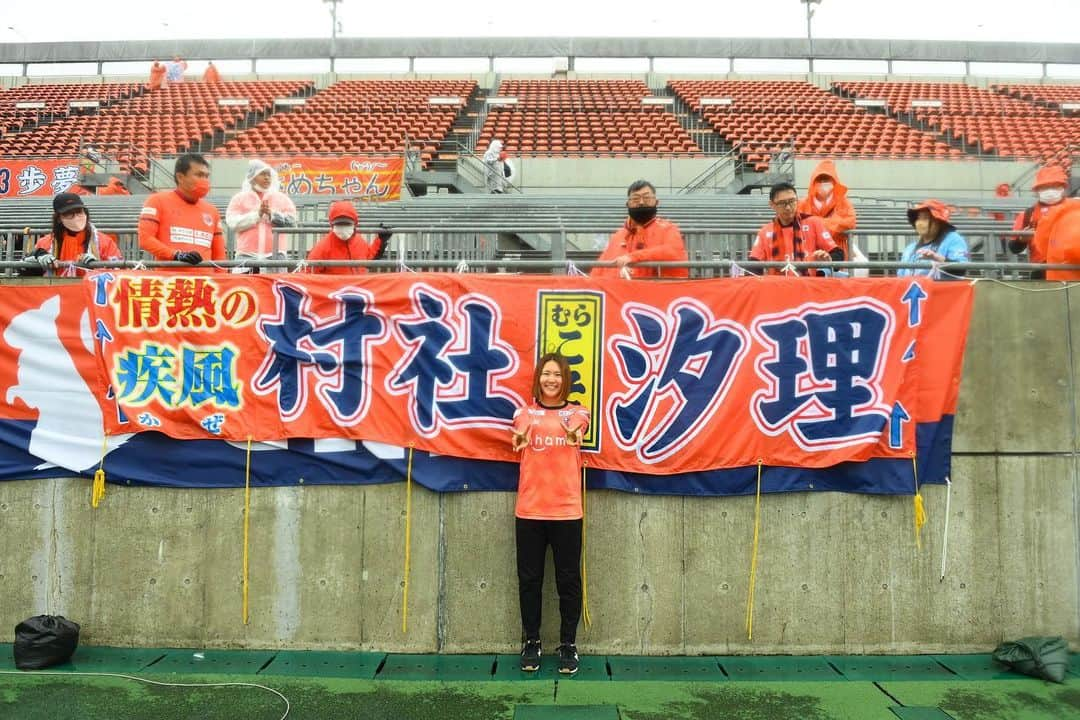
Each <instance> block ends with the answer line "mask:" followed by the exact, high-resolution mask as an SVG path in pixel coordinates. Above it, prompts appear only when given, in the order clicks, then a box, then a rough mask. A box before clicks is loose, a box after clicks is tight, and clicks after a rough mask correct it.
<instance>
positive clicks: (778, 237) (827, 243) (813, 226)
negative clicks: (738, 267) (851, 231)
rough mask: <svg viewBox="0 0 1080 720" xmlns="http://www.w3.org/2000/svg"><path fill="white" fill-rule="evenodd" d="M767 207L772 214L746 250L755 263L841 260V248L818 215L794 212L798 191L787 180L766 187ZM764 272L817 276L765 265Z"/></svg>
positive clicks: (842, 254)
mask: <svg viewBox="0 0 1080 720" xmlns="http://www.w3.org/2000/svg"><path fill="white" fill-rule="evenodd" d="M769 206H770V207H771V208H772V209H773V212H775V213H776V216H775V217H773V219H772V220H771V221H770V222H768V223H766V224H765V225H762V226H761V229H760V230H758V234H757V239H756V240H755V241H754V246H753V247H752V248H751V249H750V259H751V260H757V261H759V262H769V261H770V260H773V261H782V262H809V261H811V260H817V261H819V262H822V261H828V260H830V259H831V260H836V261H837V262H839V261H841V260H843V259H844V251H843V250H841V249H840V247H839V246H837V244H836V243H835V242H834V241H833V238H832V234H831V233H830V232H829V231H828V229H827V228H826V227H825V223H824V222H823V221H822V219H821V218H819V217H816V216H813V215H803V214H802V213H800V212H799V211H798V206H799V193H798V191H797V190H795V186H794V185H792V184H791V183H788V182H780V183H776V184H775V185H773V186H772V187H771V188H770V189H769ZM765 274H766V275H780V274H785V275H817V272H816V271H807V270H800V271H796V270H795V269H794V268H789V267H784V268H779V269H777V268H769V269H768V270H766V271H765Z"/></svg>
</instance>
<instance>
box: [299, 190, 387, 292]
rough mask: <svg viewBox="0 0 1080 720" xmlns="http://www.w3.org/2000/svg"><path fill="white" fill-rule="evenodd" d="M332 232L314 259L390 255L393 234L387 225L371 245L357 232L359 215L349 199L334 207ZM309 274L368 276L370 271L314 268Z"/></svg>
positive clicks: (314, 251)
mask: <svg viewBox="0 0 1080 720" xmlns="http://www.w3.org/2000/svg"><path fill="white" fill-rule="evenodd" d="M328 219H329V220H330V232H328V233H327V234H326V235H325V236H323V238H322V239H321V240H319V242H317V243H315V246H314V247H313V248H311V250H310V251H309V252H308V255H307V259H308V260H309V261H311V260H381V259H382V257H383V255H385V254H386V248H387V246H388V245H389V244H390V238H391V237H393V232H391V230H390V228H388V227H386V226H385V225H380V226H379V228H380V230H379V233H378V235H376V236H375V237H374V238H373V239H372V240H371V241H370V242H369V241H367V240H365V239H364V236H363V235H361V234H360V233H358V232H356V225H357V223H358V222H359V216H358V215H357V214H356V207H355V206H354V205H353V204H352V203H351V202H349V201H348V200H338V201H337V202H334V203H331V204H330V213H329V216H328ZM308 272H313V273H325V274H328V275H355V274H356V273H365V272H367V268H364V267H355V266H354V267H348V266H344V265H342V266H336V267H335V266H330V265H312V266H309V267H308Z"/></svg>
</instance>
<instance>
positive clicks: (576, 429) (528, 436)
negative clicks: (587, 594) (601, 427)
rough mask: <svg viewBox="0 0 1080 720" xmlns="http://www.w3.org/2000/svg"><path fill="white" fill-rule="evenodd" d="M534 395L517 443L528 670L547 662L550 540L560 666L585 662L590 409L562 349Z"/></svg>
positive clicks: (571, 669) (537, 380)
mask: <svg viewBox="0 0 1080 720" xmlns="http://www.w3.org/2000/svg"><path fill="white" fill-rule="evenodd" d="M532 393H533V401H532V403H531V404H529V405H528V406H526V407H523V408H519V409H518V411H517V412H516V413H514V428H513V437H512V440H511V442H512V444H513V447H514V450H518V451H521V470H520V476H519V479H518V496H517V505H516V507H515V509H514V515H515V522H516V540H517V573H518V599H519V601H520V603H521V624H522V628H523V630H524V634H525V641H524V644H523V646H522V649H521V669H522V670H525V671H527V672H533V671H536V670H539V669H540V655H541V650H540V608H541V601H540V596H541V591H542V590H543V587H544V559H545V556H546V554H547V547H548V545H550V546H551V553H552V556H553V558H554V560H555V586H556V587H557V588H558V591H559V615H560V617H561V620H562V622H561V626H560V629H559V648H558V655H559V672H560V673H563V674H564V675H573V674H574V673H576V672H577V669H578V654H577V626H578V621H579V620H580V619H581V600H582V595H581V529H582V522H583V517H584V513H583V510H582V502H581V491H582V488H581V437H582V434H583V433H584V431H585V428H586V427H588V425H589V411H588V410H586V409H585V408H584V407H582V406H581V405H579V404H578V403H574V402H570V401H568V400H567V397H568V396H569V395H570V365H569V363H567V361H566V358H564V357H563V356H562V355H559V354H558V353H547V354H546V355H544V356H543V357H541V358H540V360H539V361H538V362H537V363H536V370H535V371H534V373H533V384H532Z"/></svg>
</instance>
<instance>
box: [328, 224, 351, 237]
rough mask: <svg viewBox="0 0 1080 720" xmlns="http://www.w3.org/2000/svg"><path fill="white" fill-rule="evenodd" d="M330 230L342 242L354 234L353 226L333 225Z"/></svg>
mask: <svg viewBox="0 0 1080 720" xmlns="http://www.w3.org/2000/svg"><path fill="white" fill-rule="evenodd" d="M332 229H333V231H334V234H335V235H337V236H338V237H339V238H341V239H342V240H348V239H349V238H351V237H352V236H353V233H355V232H356V226H355V225H334V226H333V228H332Z"/></svg>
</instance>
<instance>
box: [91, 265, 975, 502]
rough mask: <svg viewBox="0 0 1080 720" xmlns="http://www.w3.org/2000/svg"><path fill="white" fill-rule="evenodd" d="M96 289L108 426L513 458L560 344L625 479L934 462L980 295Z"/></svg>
mask: <svg viewBox="0 0 1080 720" xmlns="http://www.w3.org/2000/svg"><path fill="white" fill-rule="evenodd" d="M84 287H85V290H86V296H85V307H86V308H87V310H88V311H89V317H88V323H89V326H90V327H91V328H92V334H93V339H94V349H95V356H96V358H97V362H98V365H99V371H100V374H99V377H98V382H99V387H98V392H97V393H96V395H97V397H98V398H99V400H100V403H101V412H102V417H103V423H104V428H105V430H106V431H107V433H108V434H110V435H116V434H126V433H140V432H145V431H156V432H159V433H163V434H165V435H167V436H170V437H173V438H179V439H204V440H205V439H214V438H216V439H222V440H229V441H233V442H244V441H246V440H247V439H249V438H251V439H253V440H256V441H280V440H288V439H295V438H314V439H319V438H323V439H332V438H347V439H351V440H354V441H367V442H371V443H379V444H385V445H389V446H395V447H404V446H415V447H416V448H418V449H420V450H424V451H428V452H431V453H437V454H438V455H442V456H452V457H455V458H464V459H481V460H490V461H499V462H506V463H512V462H514V461H515V455H514V453H513V452H512V451H511V449H510V445H509V442H508V437H509V428H510V418H511V416H512V415H513V411H514V409H515V408H516V407H518V406H519V405H521V404H523V403H524V402H526V401H527V399H528V393H529V388H530V385H531V373H532V370H533V364H534V360H535V358H536V357H537V356H538V355H539V354H541V353H542V352H545V351H548V350H559V351H560V352H562V353H563V354H565V355H567V357H568V358H569V359H570V362H571V367H572V369H573V371H574V372H573V378H572V382H573V386H572V395H571V398H572V399H574V400H577V401H579V402H582V403H583V404H585V405H586V406H588V407H589V408H590V409H591V410H592V415H593V425H592V427H591V428H590V429H589V433H588V435H587V436H586V438H585V441H584V448H585V450H586V453H587V455H588V458H589V465H590V467H592V468H600V469H604V470H609V471H612V472H615V473H622V474H624V478H634V477H636V476H650V477H651V476H675V475H682V476H684V477H696V476H694V475H693V474H695V473H713V472H718V471H729V470H742V469H746V468H749V467H752V466H755V465H756V463H757V462H759V460H760V461H761V462H763V463H764V464H765V465H768V466H770V467H784V468H792V469H798V470H803V471H807V472H812V471H814V470H816V469H824V468H836V467H838V466H843V465H845V464H848V463H855V464H858V463H866V462H871V461H875V460H902V459H906V460H907V471H908V477H910V469H911V465H910V463H911V461H910V458H911V456H912V453H915V452H916V451H918V452H919V453H920V461H922V460H923V453H924V452H925V453H929V454H930V455H933V456H934V457H935V458H937V464H938V465H940V466H941V467H943V468H944V471H941V468H940V467H939V468H938V471H937V472H933V471H931V470H929V469H928V470H927V472H925V473H924V472H922V471H920V475H921V476H922V478H923V479H925V480H928V481H932V480H933V478H934V477H938V478H939V479H940V478H941V477H943V476H944V473H947V467H948V453H949V445H950V442H951V427H952V417H953V414H954V412H955V405H956V399H957V395H958V390H959V379H960V367H961V361H962V356H963V349H964V340H965V338H966V334H967V326H968V320H969V317H970V311H971V304H972V298H973V291H972V288H971V287H970V285H968V284H967V283H935V282H932V281H928V280H924V279H920V280H910V279H878V278H868V279H849V280H821V279H806V278H740V279H732V280H721V281H716V280H701V281H685V282H671V283H641V282H631V281H622V280H592V279H588V278H559V279H558V281H555V280H553V279H552V278H550V277H546V276H540V277H507V276H463V275H455V274H418V273H407V274H370V275H364V276H355V277H351V278H342V277H337V278H333V277H315V276H306V275H279V276H274V275H259V276H253V277H247V276H233V275H224V274H222V275H215V276H208V277H200V276H190V275H175V276H172V275H166V274H146V273H141V274H140V273H97V274H95V275H92V276H91V278H90V279H89V280H88V281H87V282H86V283H85V285H84ZM930 455H927V457H930ZM740 477H741V476H740ZM699 481H702V482H704V481H703V480H701V478H697V479H695V480H694V481H693V482H699ZM620 482H621V481H620ZM625 482H626V483H627V484H628V485H633V484H634V483H636V482H638V480H636V479H630V480H625ZM674 491H675V492H678V490H674Z"/></svg>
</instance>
